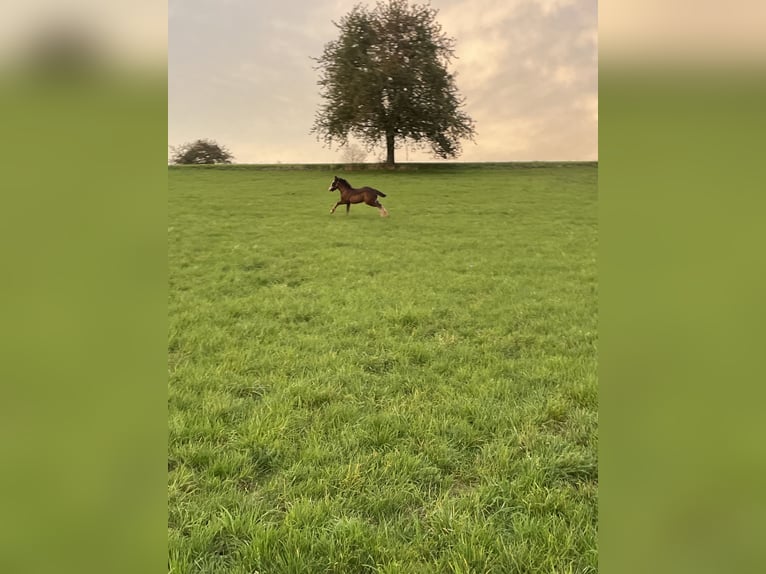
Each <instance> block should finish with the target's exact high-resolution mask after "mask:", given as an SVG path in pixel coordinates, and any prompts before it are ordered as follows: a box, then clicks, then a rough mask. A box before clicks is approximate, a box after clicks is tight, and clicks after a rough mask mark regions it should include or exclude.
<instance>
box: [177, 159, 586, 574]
mask: <svg viewBox="0 0 766 574" xmlns="http://www.w3.org/2000/svg"><path fill="white" fill-rule="evenodd" d="M337 172H338V173H339V174H340V171H337ZM333 173H335V172H334V171H333V170H332V169H331V168H330V167H329V166H314V167H312V168H304V169H287V168H281V169H268V168H263V167H242V166H232V167H231V168H215V169H205V168H171V169H170V170H169V183H170V208H169V211H170V221H169V224H168V225H169V227H168V237H169V266H170V302H169V308H170V311H169V312H170V327H169V359H168V368H169V413H168V414H169V454H168V538H169V570H170V571H171V572H174V573H181V572H183V573H187V572H211V573H212V572H217V573H220V572H226V573H229V572H231V573H241V574H245V573H253V572H259V573H261V574H278V573H295V574H298V573H324V572H337V573H346V572H350V573H354V572H380V573H384V572H385V573H394V572H402V573H414V574H420V573H429V572H433V573H442V572H445V573H468V572H476V573H481V572H493V573H498V574H499V573H514V572H519V573H522V572H527V573H553V572H556V573H562V574H563V573H568V572H582V573H585V572H595V571H596V570H597V544H596V525H597V483H598V470H597V384H596V344H597V340H596V330H597V314H596V311H597V282H596V261H595V254H596V242H597V225H596V224H597V204H596V201H597V196H596V180H597V167H596V166H595V165H578V164H563V165H544V164H543V165H513V164H507V165H503V164H487V165H465V166H455V165H447V166H427V165H421V166H410V168H409V169H406V170H401V171H393V172H392V171H385V170H365V171H350V172H346V173H345V175H344V177H346V178H347V179H348V180H350V182H351V183H352V185H355V186H357V187H360V186H362V185H370V186H373V187H376V188H378V189H380V190H382V191H383V192H385V193H386V194H387V195H388V197H386V198H384V199H382V200H381V201H382V203H383V205H385V207H386V208H387V209H388V210H389V212H390V214H391V215H390V217H388V218H381V217H379V215H378V212H377V210H375V209H373V208H371V207H367V206H364V205H361V206H360V205H356V206H352V208H351V213H350V214H349V215H348V216H346V215H345V213H344V208H343V207H340V208H339V209H338V211H337V212H336V213H335V214H334V215H329V208H330V207H331V205H332V204H333V203H334V202H335V200H336V198H337V195H338V194H337V193H328V192H327V191H326V189H327V186H328V185H329V183H330V180H331V179H332V175H333Z"/></svg>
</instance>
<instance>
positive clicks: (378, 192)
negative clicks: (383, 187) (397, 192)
mask: <svg viewBox="0 0 766 574" xmlns="http://www.w3.org/2000/svg"><path fill="white" fill-rule="evenodd" d="M375 193H377V194H378V195H379V196H380V197H386V194H385V193H383V192H382V191H378V190H377V189H376V190H375Z"/></svg>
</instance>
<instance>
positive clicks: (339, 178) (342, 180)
mask: <svg viewBox="0 0 766 574" xmlns="http://www.w3.org/2000/svg"><path fill="white" fill-rule="evenodd" d="M335 177H338V176H337V175H336V176H335ZM338 181H341V182H343V183H345V184H346V185H347V186H349V187H351V184H350V183H349V182H348V181H346V180H345V179H343V178H342V177H338Z"/></svg>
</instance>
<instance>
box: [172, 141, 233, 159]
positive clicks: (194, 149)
mask: <svg viewBox="0 0 766 574" xmlns="http://www.w3.org/2000/svg"><path fill="white" fill-rule="evenodd" d="M232 159H234V156H233V155H231V153H230V152H229V150H227V149H226V148H225V147H223V146H220V145H218V144H217V143H216V142H215V141H213V140H207V139H199V140H196V141H194V142H191V143H185V144H183V145H180V146H178V147H177V148H174V149H173V155H172V157H171V161H172V162H173V163H176V164H182V165H189V164H211V163H231V160H232Z"/></svg>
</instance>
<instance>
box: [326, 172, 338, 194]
mask: <svg viewBox="0 0 766 574" xmlns="http://www.w3.org/2000/svg"><path fill="white" fill-rule="evenodd" d="M338 182H340V178H339V177H338V176H337V175H336V176H335V177H334V179H333V180H332V183H331V184H330V187H328V188H327V191H335V190H336V189H338Z"/></svg>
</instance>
